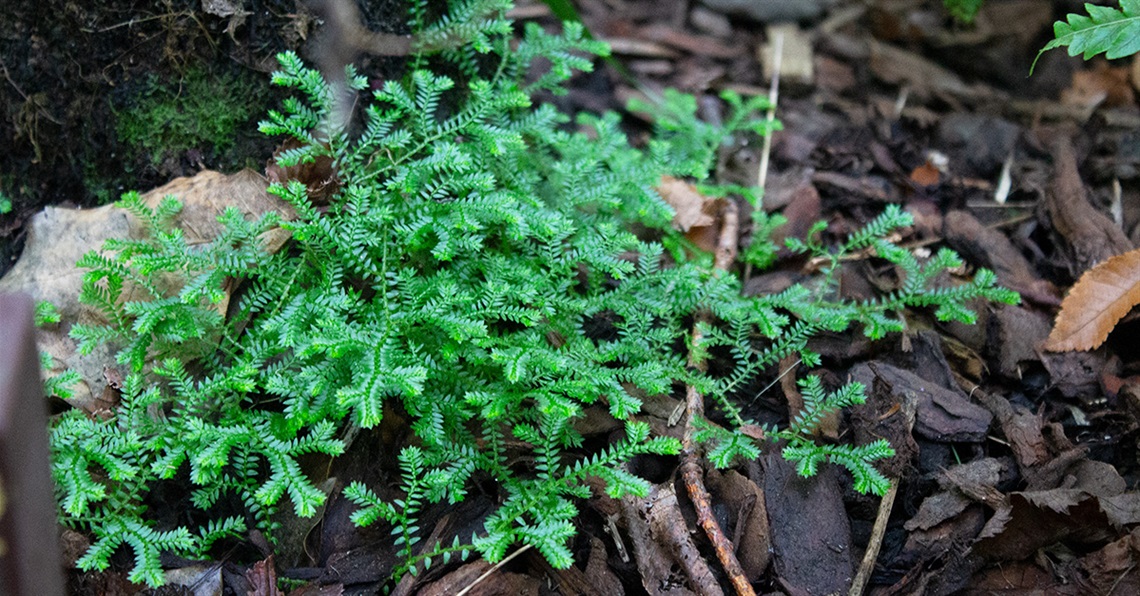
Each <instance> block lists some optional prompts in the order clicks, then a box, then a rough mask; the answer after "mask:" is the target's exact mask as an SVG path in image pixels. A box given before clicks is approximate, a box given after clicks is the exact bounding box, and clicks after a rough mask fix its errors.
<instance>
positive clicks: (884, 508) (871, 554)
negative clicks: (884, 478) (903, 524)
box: [848, 478, 899, 596]
mask: <svg viewBox="0 0 1140 596" xmlns="http://www.w3.org/2000/svg"><path fill="white" fill-rule="evenodd" d="M898 494H899V481H898V479H897V478H896V479H894V480H891V488H890V489H888V490H887V494H886V495H884V496H883V500H882V501H879V514H878V515H877V516H875V525H874V527H873V528H872V529H871V540H870V542H868V543H867V552H865V553H863V562H862V563H860V564H859V573H857V574H855V581H853V582H851V591H850V592H848V594H849V595H850V596H862V594H863V590H864V589H866V588H867V582H868V581H869V580H870V579H871V572H872V571H874V570H875V560H876V559H878V558H879V549H880V548H882V546H883V535H884V534H886V533H887V520H889V519H890V517H891V510H892V509H894V506H895V497H896V496H898Z"/></svg>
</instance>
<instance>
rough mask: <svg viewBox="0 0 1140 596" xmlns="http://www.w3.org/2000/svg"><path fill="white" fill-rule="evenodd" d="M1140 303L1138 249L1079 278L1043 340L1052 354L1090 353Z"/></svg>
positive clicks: (1102, 264)
mask: <svg viewBox="0 0 1140 596" xmlns="http://www.w3.org/2000/svg"><path fill="white" fill-rule="evenodd" d="M1137 304H1140V249H1137V250H1132V251H1129V252H1126V253H1123V254H1119V255H1116V256H1115V257H1112V258H1110V259H1107V260H1105V261H1103V262H1101V263H1099V264H1097V265H1096V266H1095V267H1093V268H1091V269H1089V270H1088V271H1086V272H1085V273H1084V275H1081V278H1080V279H1079V280H1078V281H1077V283H1076V284H1074V285H1073V288H1072V289H1071V290H1069V295H1068V296H1065V300H1064V301H1063V302H1061V312H1060V313H1058V314H1057V320H1056V322H1055V323H1054V324H1053V332H1052V333H1050V334H1049V339H1048V340H1046V341H1045V349H1046V350H1049V351H1052V352H1068V351H1072V350H1091V349H1094V348H1096V347H1098V346H1100V344H1102V343H1104V340H1105V339H1106V338H1107V337H1108V334H1109V333H1110V332H1111V331H1112V330H1113V328H1114V327H1116V323H1117V322H1118V321H1120V319H1121V318H1123V317H1124V315H1126V314H1128V311H1129V310H1132V307H1133V306H1136V305H1137Z"/></svg>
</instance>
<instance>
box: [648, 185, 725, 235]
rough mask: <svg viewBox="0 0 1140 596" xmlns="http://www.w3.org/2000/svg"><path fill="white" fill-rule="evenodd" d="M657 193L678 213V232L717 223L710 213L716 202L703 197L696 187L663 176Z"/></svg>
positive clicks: (676, 220) (676, 216)
mask: <svg viewBox="0 0 1140 596" xmlns="http://www.w3.org/2000/svg"><path fill="white" fill-rule="evenodd" d="M657 192H659V193H661V198H662V199H664V200H665V202H666V203H669V206H670V207H672V208H673V210H674V211H675V212H676V214H675V215H674V216H673V227H675V228H677V229H678V230H680V231H682V232H688V231H689V230H690V229H692V228H699V227H703V226H711V225H712V224H713V222H714V221H715V220H714V219H713V216H712V214H711V213H710V212H711V211H712V210H713V209H712V204H713V203H715V202H716V200H715V199H712V198H709V197H706V196H704V195H702V194H701V193H700V192H698V191H697V187H696V186H693V185H692V184H690V183H688V182H685V181H684V180H678V179H677V178H674V177H672V176H662V177H661V184H659V185H658V186H657Z"/></svg>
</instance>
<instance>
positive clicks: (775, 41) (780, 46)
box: [756, 32, 784, 208]
mask: <svg viewBox="0 0 1140 596" xmlns="http://www.w3.org/2000/svg"><path fill="white" fill-rule="evenodd" d="M783 61H784V34H783V33H782V32H777V33H776V34H775V35H774V36H773V38H772V87H771V88H770V89H769V90H768V134H766V135H764V148H763V149H762V150H761V151H760V172H759V174H758V175H757V177H756V186H757V187H758V188H759V189H760V190H761V191H763V190H764V185H765V184H766V183H767V182H768V160H769V156H770V155H771V153H772V132H771V129H772V122H773V121H774V120H775V119H776V102H777V101H778V100H779V99H780V67H781V66H782V63H783ZM761 196H763V195H761ZM761 201H763V199H761ZM760 207H761V208H763V202H761V204H760Z"/></svg>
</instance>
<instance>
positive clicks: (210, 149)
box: [115, 68, 266, 167]
mask: <svg viewBox="0 0 1140 596" xmlns="http://www.w3.org/2000/svg"><path fill="white" fill-rule="evenodd" d="M265 95H266V94H265V92H264V90H263V86H259V85H257V84H253V83H252V82H250V81H248V80H246V79H244V78H243V77H241V76H239V75H237V74H233V73H217V72H211V71H208V70H206V69H203V68H193V69H191V70H189V71H187V72H186V73H185V74H184V75H183V76H182V78H181V79H178V80H173V81H162V80H160V79H159V78H158V77H151V78H150V79H149V80H148V81H147V82H146V83H145V84H143V85H141V86H140V87H139V88H138V91H137V92H136V93H134V94H133V95H131V96H129V97H127V98H125V99H124V100H123V101H121V102H119V103H118V105H116V106H115V118H116V122H115V131H116V133H117V135H118V137H119V142H120V144H121V145H122V146H124V147H127V148H128V149H127V156H126V157H127V158H128V160H129V161H135V162H136V163H137V162H142V163H141V164H140V165H149V166H151V167H158V166H159V164H160V163H162V162H163V161H164V160H167V159H181V158H182V156H183V155H184V154H186V153H187V152H189V151H191V150H197V151H199V152H201V155H202V156H208V157H214V158H216V160H217V161H220V162H222V163H225V162H228V161H233V160H232V159H227V157H233V156H228V155H227V154H228V153H229V152H230V150H231V149H232V148H233V147H234V145H235V138H236V137H237V135H238V132H239V131H245V130H249V129H250V128H251V126H250V125H251V124H252V122H253V121H254V120H255V119H256V118H257V117H259V116H260V115H261V113H260V109H259V106H262V105H265V101H266V97H265ZM199 159H200V158H199ZM211 161H213V160H211Z"/></svg>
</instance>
